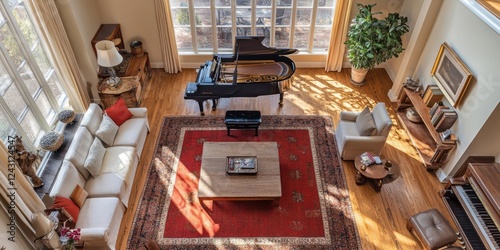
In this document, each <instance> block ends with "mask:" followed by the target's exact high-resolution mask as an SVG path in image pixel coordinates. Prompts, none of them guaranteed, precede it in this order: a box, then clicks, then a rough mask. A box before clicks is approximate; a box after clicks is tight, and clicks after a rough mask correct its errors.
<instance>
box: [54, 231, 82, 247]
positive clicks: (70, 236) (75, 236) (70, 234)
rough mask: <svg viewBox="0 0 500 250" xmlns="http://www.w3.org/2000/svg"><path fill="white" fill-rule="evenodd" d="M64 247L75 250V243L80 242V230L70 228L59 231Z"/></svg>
mask: <svg viewBox="0 0 500 250" xmlns="http://www.w3.org/2000/svg"><path fill="white" fill-rule="evenodd" d="M59 233H60V235H61V236H60V237H59V240H60V241H61V243H62V245H63V246H64V247H65V248H64V249H74V248H75V243H76V242H78V241H79V240H80V228H77V229H73V230H72V229H69V227H62V228H61V229H60V230H59Z"/></svg>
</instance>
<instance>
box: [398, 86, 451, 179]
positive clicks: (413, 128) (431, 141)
mask: <svg viewBox="0 0 500 250" xmlns="http://www.w3.org/2000/svg"><path fill="white" fill-rule="evenodd" d="M408 107H414V108H415V111H417V113H418V114H419V116H420V118H422V121H423V122H422V123H414V122H411V121H410V120H408V118H407V117H406V108H408ZM397 115H398V119H399V121H400V122H401V124H402V125H403V127H404V128H405V130H406V132H407V133H408V135H409V137H410V139H411V141H412V143H413V145H414V146H415V148H416V149H417V152H418V153H419V155H420V157H421V158H422V161H423V162H424V164H425V167H426V168H427V170H434V169H438V168H439V167H441V166H442V165H443V164H444V163H445V162H446V161H447V159H448V153H449V152H450V151H451V150H452V149H453V148H455V144H456V141H455V140H445V141H443V140H441V137H440V136H439V133H438V132H437V131H436V129H435V128H434V126H433V125H432V123H431V116H430V114H429V108H428V107H427V105H426V104H425V103H424V101H423V100H422V98H421V97H420V94H419V93H416V92H413V91H412V90H409V89H406V88H403V90H402V91H401V94H400V95H399V98H398V111H397ZM450 137H451V138H454V137H455V136H454V135H452V136H450Z"/></svg>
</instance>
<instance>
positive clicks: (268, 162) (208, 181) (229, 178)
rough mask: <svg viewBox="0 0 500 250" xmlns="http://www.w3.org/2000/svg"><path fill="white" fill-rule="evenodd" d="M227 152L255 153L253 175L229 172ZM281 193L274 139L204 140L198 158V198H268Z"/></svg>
mask: <svg viewBox="0 0 500 250" xmlns="http://www.w3.org/2000/svg"><path fill="white" fill-rule="evenodd" d="M226 156H256V157H257V159H258V172H257V174H255V175H229V174H227V173H226V171H225V168H226ZM279 197H281V178H280V166H279V156H278V144H277V143H276V142H205V143H204V144H203V153H202V158H201V169H200V180H199V183H198V198H199V199H202V200H203V199H210V200H215V199H218V200H221V199H225V200H268V199H277V198H279Z"/></svg>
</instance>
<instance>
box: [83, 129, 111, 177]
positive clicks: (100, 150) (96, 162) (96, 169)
mask: <svg viewBox="0 0 500 250" xmlns="http://www.w3.org/2000/svg"><path fill="white" fill-rule="evenodd" d="M105 154H106V148H104V146H103V145H102V143H101V140H99V138H95V139H94V142H93V143H92V146H91V147H90V150H89V154H88V155H87V159H85V164H84V165H83V166H84V167H85V169H87V170H88V171H89V172H90V174H91V175H92V176H94V177H95V176H98V175H99V174H100V172H101V166H102V160H103V159H104V155H105Z"/></svg>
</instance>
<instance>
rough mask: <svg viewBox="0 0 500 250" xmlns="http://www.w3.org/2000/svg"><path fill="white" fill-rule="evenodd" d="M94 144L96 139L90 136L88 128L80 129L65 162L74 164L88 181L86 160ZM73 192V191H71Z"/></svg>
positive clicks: (88, 174)
mask: <svg viewBox="0 0 500 250" xmlns="http://www.w3.org/2000/svg"><path fill="white" fill-rule="evenodd" d="M93 142H94V137H92V135H91V134H90V132H89V131H88V130H87V128H86V127H79V128H78V129H77V130H76V133H75V136H74V137H73V142H72V143H71V145H70V146H69V148H68V151H67V152H66V156H65V157H64V159H65V160H67V161H70V162H71V163H73V166H75V167H76V169H78V171H79V172H80V174H81V175H82V176H83V178H85V179H88V178H89V176H90V173H89V171H88V170H87V169H85V167H84V164H85V159H86V158H87V155H88V153H89V149H90V146H92V143H93ZM70 190H73V189H70Z"/></svg>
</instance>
